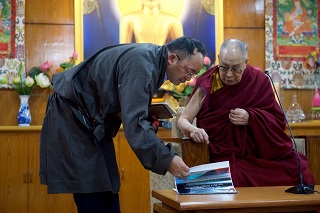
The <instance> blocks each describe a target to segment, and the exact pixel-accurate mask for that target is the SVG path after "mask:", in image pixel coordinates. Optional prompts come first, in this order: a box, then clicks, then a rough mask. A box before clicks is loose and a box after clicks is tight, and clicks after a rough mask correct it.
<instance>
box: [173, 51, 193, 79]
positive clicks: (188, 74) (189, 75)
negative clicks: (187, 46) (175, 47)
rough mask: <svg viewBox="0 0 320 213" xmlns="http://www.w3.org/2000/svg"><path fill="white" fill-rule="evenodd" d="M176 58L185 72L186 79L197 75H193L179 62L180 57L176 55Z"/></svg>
mask: <svg viewBox="0 0 320 213" xmlns="http://www.w3.org/2000/svg"><path fill="white" fill-rule="evenodd" d="M176 56H177V58H178V61H179V62H180V64H181V65H182V68H183V69H184V71H185V72H186V75H187V76H188V77H191V78H192V77H195V76H196V75H197V73H193V72H192V71H189V70H188V69H187V68H186V67H185V66H184V65H183V63H182V61H181V60H180V57H179V56H178V55H176Z"/></svg>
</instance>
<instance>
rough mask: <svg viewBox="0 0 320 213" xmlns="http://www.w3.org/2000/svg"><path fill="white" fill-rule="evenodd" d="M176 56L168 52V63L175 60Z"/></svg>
mask: <svg viewBox="0 0 320 213" xmlns="http://www.w3.org/2000/svg"><path fill="white" fill-rule="evenodd" d="M176 58H177V55H176V54H174V53H169V55H168V64H170V65H171V64H173V63H174V61H175V60H176Z"/></svg>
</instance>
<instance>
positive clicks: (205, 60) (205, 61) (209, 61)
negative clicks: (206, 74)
mask: <svg viewBox="0 0 320 213" xmlns="http://www.w3.org/2000/svg"><path fill="white" fill-rule="evenodd" d="M203 64H204V65H210V64H211V60H210V58H209V57H208V56H206V57H204V59H203Z"/></svg>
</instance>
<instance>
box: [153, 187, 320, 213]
mask: <svg viewBox="0 0 320 213" xmlns="http://www.w3.org/2000/svg"><path fill="white" fill-rule="evenodd" d="M288 188H290V187H288V186H274V187H242V188H241V187H238V188H236V189H237V191H238V193H237V194H214V195H178V194H177V193H176V192H174V191H173V190H155V191H152V196H153V197H154V198H156V199H158V200H160V201H161V202H162V203H156V204H155V205H154V206H153V212H154V213H177V212H185V213H187V212H189V213H191V212H192V213H204V212H219V213H222V212H228V213H232V212H241V213H242V212H297V211H317V212H320V194H318V193H314V194H291V193H287V192H285V190H286V189H288ZM315 190H317V191H319V190H320V185H316V186H315Z"/></svg>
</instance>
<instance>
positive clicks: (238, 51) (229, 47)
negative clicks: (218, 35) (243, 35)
mask: <svg viewBox="0 0 320 213" xmlns="http://www.w3.org/2000/svg"><path fill="white" fill-rule="evenodd" d="M226 54H228V55H234V56H238V57H239V56H240V55H241V57H243V58H242V59H243V60H247V59H248V47H247V45H246V43H245V42H243V41H242V40H240V39H228V40H225V41H224V42H223V43H222V45H221V47H220V53H219V55H220V57H222V58H224V57H225V56H226Z"/></svg>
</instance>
